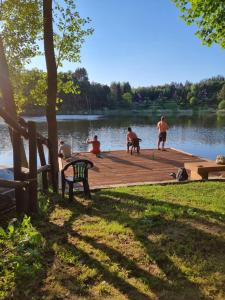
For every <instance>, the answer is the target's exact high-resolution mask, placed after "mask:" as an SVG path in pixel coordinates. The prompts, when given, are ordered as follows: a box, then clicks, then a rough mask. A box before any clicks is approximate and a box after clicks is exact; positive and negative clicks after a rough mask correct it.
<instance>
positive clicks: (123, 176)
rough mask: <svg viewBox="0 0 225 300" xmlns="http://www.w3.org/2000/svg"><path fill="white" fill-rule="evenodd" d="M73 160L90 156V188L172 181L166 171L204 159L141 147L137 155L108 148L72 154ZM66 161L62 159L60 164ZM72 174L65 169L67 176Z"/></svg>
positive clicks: (174, 170)
mask: <svg viewBox="0 0 225 300" xmlns="http://www.w3.org/2000/svg"><path fill="white" fill-rule="evenodd" d="M73 159H89V160H91V161H92V162H93V163H94V168H93V169H91V170H90V171H89V183H90V188H91V189H95V188H105V187H113V186H119V185H134V184H145V183H155V182H167V181H174V179H172V177H171V176H169V173H171V172H175V173H176V172H177V168H179V167H183V166H184V163H187V162H197V161H198V162H199V161H203V159H201V158H199V157H196V156H192V155H190V154H187V153H184V152H181V151H178V150H175V149H166V151H159V150H155V149H142V150H141V153H140V155H138V154H137V153H135V154H134V155H130V154H128V153H126V151H122V150H120V151H110V152H103V153H102V158H98V157H96V156H95V155H93V154H92V153H87V152H85V153H79V154H74V157H73ZM66 163H67V162H66V161H62V165H61V166H63V165H65V164H66ZM71 174H72V173H71V170H70V169H68V172H67V174H66V175H68V176H69V175H71Z"/></svg>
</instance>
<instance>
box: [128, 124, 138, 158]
mask: <svg viewBox="0 0 225 300" xmlns="http://www.w3.org/2000/svg"><path fill="white" fill-rule="evenodd" d="M137 138H138V137H137V135H136V133H135V132H134V131H132V129H131V127H128V128H127V153H128V152H129V149H130V147H131V146H132V142H133V140H135V139H137Z"/></svg>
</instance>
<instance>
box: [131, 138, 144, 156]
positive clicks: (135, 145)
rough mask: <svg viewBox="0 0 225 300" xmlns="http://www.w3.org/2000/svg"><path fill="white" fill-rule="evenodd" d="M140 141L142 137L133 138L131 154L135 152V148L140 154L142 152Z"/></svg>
mask: <svg viewBox="0 0 225 300" xmlns="http://www.w3.org/2000/svg"><path fill="white" fill-rule="evenodd" d="M140 142H141V139H139V138H136V139H133V140H132V143H131V149H130V154H131V155H132V154H133V151H135V150H136V152H137V153H138V154H139V153H140Z"/></svg>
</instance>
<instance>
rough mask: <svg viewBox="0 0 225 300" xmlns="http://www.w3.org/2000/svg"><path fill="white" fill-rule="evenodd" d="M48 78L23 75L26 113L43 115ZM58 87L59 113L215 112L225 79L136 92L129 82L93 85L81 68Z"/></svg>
mask: <svg viewBox="0 0 225 300" xmlns="http://www.w3.org/2000/svg"><path fill="white" fill-rule="evenodd" d="M45 78H46V74H45V72H43V71H40V70H37V69H34V70H31V71H24V72H23V73H22V77H21V78H20V81H18V82H19V84H18V86H17V89H16V92H17V93H16V95H15V98H16V99H18V101H17V102H19V103H20V104H21V103H23V106H22V108H23V110H24V111H25V112H26V113H34V114H39V113H41V107H43V112H44V106H45V103H46V94H45V93H43V91H44V89H43V87H44V85H45ZM58 87H59V92H58V109H59V112H60V113H77V112H86V113H92V112H93V110H103V109H104V108H106V109H113V108H127V107H131V108H132V107H135V108H137V107H139V108H148V107H154V105H157V106H158V107H160V108H165V109H176V108H179V107H181V108H190V107H193V106H195V105H196V104H198V106H200V107H202V106H203V107H214V108H216V107H217V106H218V102H219V101H221V100H223V99H225V78H224V77H222V76H217V77H213V78H210V79H206V80H202V81H200V82H199V83H195V84H192V83H191V82H188V81H187V82H186V83H185V84H183V83H176V82H173V83H171V84H165V85H161V86H149V87H139V88H136V89H134V88H131V86H130V84H129V82H125V83H120V82H113V83H112V84H111V85H110V87H109V86H108V85H103V84H100V83H96V82H90V81H89V78H88V73H87V70H86V69H85V68H79V69H77V70H75V72H71V71H68V72H64V73H63V72H61V73H59V74H58ZM72 91H73V92H72ZM37 105H38V106H39V108H37Z"/></svg>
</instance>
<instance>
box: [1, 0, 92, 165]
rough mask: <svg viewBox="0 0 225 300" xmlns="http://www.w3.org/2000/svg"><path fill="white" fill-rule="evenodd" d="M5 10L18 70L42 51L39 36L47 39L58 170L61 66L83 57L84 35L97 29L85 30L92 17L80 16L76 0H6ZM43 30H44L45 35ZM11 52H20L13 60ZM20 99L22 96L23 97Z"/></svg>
mask: <svg viewBox="0 0 225 300" xmlns="http://www.w3.org/2000/svg"><path fill="white" fill-rule="evenodd" d="M42 9H43V12H42ZM1 12H2V14H1V16H4V17H2V18H1V21H2V28H3V29H2V34H3V36H4V37H5V40H6V49H9V51H8V52H7V53H9V54H8V56H9V57H8V61H9V62H10V61H14V60H15V64H14V67H15V66H16V67H17V68H16V69H17V71H21V69H22V66H23V64H24V62H26V61H27V60H29V59H30V58H31V57H33V56H35V55H36V54H37V53H39V52H38V51H39V48H38V45H39V44H38V43H37V41H38V38H40V39H41V38H42V39H44V48H45V56H46V62H47V70H48V74H47V77H46V79H47V83H46V84H47V85H45V90H46V89H47V105H46V115H47V121H48V132H49V139H50V140H51V144H52V148H53V149H54V150H53V152H54V153H52V158H51V160H52V162H53V163H54V165H55V166H56V169H57V165H58V161H57V155H56V153H57V148H58V142H57V123H56V103H57V68H58V66H62V64H63V61H64V60H68V61H71V62H76V61H79V60H80V52H79V51H80V48H81V46H82V44H83V42H84V37H85V36H86V35H89V34H91V33H92V32H93V30H92V29H89V28H88V29H84V26H85V25H86V24H87V23H89V21H90V20H89V19H88V18H87V19H83V18H81V17H80V15H79V13H78V12H77V10H76V5H75V3H74V1H73V0H61V1H58V0H55V1H54V5H53V2H52V0H43V1H41V0H31V1H27V0H21V1H20V0H5V1H3V5H2V10H1ZM31 16H32V17H33V19H34V20H33V19H31ZM42 18H43V20H44V22H43V23H42V22H41V20H42ZM48 18H49V20H48ZM30 20H31V21H30ZM15 24H16V26H15ZM27 28H28V29H29V30H27ZM53 28H54V29H55V33H54V32H53ZM28 31H29V32H28ZM27 32H28V33H27ZM42 32H44V36H43V37H42V35H41V33H42ZM24 45H25V46H24ZM11 49H13V51H11ZM20 50H21V51H20ZM10 51H11V52H10ZM55 51H56V54H57V56H56V57H55ZM11 53H13V55H14V53H16V54H17V56H16V57H13V56H12V59H11V56H10V55H11ZM11 65H12V64H11ZM11 74H14V72H12V73H11ZM40 86H42V85H40ZM69 86H70V87H71V89H72V88H73V84H67V89H68V87H69ZM45 90H44V91H45ZM72 91H73V89H72ZM18 98H19V99H21V97H18Z"/></svg>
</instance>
